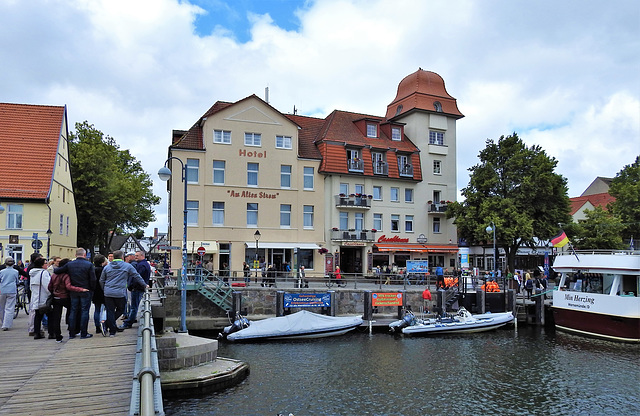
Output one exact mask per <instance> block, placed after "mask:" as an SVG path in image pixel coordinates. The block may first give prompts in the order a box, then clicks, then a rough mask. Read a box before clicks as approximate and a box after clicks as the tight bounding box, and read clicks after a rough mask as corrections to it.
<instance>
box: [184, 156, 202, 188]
mask: <svg viewBox="0 0 640 416" xmlns="http://www.w3.org/2000/svg"><path fill="white" fill-rule="evenodd" d="M184 167H185V170H186V172H185V176H186V178H185V179H186V180H187V183H190V184H197V183H198V182H199V181H200V159H187V163H186V164H185V166H184ZM190 176H195V181H194V180H193V178H191V179H190Z"/></svg>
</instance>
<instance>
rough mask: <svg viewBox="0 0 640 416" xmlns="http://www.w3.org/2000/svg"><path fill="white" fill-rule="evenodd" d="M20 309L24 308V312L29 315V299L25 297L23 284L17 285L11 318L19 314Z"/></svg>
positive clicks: (25, 292)
mask: <svg viewBox="0 0 640 416" xmlns="http://www.w3.org/2000/svg"><path fill="white" fill-rule="evenodd" d="M20 309H24V313H25V314H26V315H29V299H28V297H27V291H26V290H25V288H24V284H21V285H19V286H18V294H17V295H16V306H15V311H14V314H13V319H16V318H17V317H18V315H19V314H20Z"/></svg>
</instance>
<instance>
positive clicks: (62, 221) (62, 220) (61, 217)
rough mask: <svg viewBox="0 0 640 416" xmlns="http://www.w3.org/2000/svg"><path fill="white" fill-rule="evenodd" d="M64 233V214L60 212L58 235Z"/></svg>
mask: <svg viewBox="0 0 640 416" xmlns="http://www.w3.org/2000/svg"><path fill="white" fill-rule="evenodd" d="M63 233H64V215H62V214H60V235H62V234H63Z"/></svg>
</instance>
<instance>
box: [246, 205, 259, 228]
mask: <svg viewBox="0 0 640 416" xmlns="http://www.w3.org/2000/svg"><path fill="white" fill-rule="evenodd" d="M257 226H258V204H254V203H249V204H247V227H257Z"/></svg>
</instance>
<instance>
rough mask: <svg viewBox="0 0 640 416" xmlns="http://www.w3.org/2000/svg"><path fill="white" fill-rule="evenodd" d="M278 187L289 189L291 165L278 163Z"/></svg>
mask: <svg viewBox="0 0 640 416" xmlns="http://www.w3.org/2000/svg"><path fill="white" fill-rule="evenodd" d="M287 169H288V170H287ZM280 188H283V189H291V165H280Z"/></svg>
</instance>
